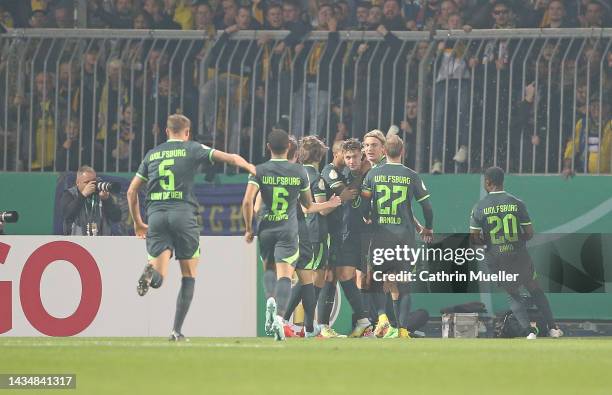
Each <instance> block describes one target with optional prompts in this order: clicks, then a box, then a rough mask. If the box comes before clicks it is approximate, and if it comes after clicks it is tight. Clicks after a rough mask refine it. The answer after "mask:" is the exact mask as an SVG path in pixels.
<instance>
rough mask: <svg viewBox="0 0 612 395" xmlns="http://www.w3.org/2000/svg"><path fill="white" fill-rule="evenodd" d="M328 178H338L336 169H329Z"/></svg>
mask: <svg viewBox="0 0 612 395" xmlns="http://www.w3.org/2000/svg"><path fill="white" fill-rule="evenodd" d="M329 178H331V179H332V180H335V179H336V178H338V173H336V170H334V169H331V170H330V171H329Z"/></svg>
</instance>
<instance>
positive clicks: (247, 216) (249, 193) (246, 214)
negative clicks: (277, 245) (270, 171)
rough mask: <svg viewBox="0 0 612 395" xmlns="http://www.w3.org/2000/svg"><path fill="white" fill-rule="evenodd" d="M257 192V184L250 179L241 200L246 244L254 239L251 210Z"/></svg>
mask: <svg viewBox="0 0 612 395" xmlns="http://www.w3.org/2000/svg"><path fill="white" fill-rule="evenodd" d="M257 192H259V183H258V182H257V180H255V179H253V177H251V178H250V179H249V183H248V184H247V188H246V191H245V192H244V199H242V217H243V218H244V226H245V228H246V230H245V232H244V237H245V239H246V242H247V243H250V242H252V241H253V237H254V234H253V208H254V204H255V203H254V202H255V197H256V196H257Z"/></svg>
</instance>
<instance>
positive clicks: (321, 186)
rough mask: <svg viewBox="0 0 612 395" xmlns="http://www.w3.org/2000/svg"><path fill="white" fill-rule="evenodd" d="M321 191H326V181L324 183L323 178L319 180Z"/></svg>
mask: <svg viewBox="0 0 612 395" xmlns="http://www.w3.org/2000/svg"><path fill="white" fill-rule="evenodd" d="M319 189H320V190H322V191H323V190H325V181H323V179H322V178H321V179H320V180H319Z"/></svg>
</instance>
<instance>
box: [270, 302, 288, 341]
mask: <svg viewBox="0 0 612 395" xmlns="http://www.w3.org/2000/svg"><path fill="white" fill-rule="evenodd" d="M274 307H275V309H276V303H275V304H274ZM272 333H273V334H274V340H276V341H282V340H285V322H284V320H283V317H281V316H279V315H277V316H276V319H275V320H274V323H273V324H272Z"/></svg>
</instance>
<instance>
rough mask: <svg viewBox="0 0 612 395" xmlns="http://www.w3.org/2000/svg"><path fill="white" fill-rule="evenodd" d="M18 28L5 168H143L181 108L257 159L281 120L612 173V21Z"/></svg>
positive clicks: (199, 135) (457, 158)
mask: <svg viewBox="0 0 612 395" xmlns="http://www.w3.org/2000/svg"><path fill="white" fill-rule="evenodd" d="M287 34H288V32H287V31H241V32H238V33H235V34H233V35H231V36H229V37H226V36H222V35H221V34H217V35H210V34H208V33H207V32H203V31H142V30H78V29H74V30H55V29H43V30H38V29H26V30H14V31H11V32H10V33H8V34H5V35H2V36H0V54H1V59H0V81H1V83H0V84H1V85H0V169H2V170H3V171H67V170H75V169H76V168H78V166H80V165H82V164H90V165H93V166H94V167H95V168H96V169H97V170H99V171H105V172H106V171H118V172H122V171H134V170H135V169H136V168H137V167H138V165H139V163H140V161H141V159H142V157H143V156H144V155H145V153H146V152H147V150H148V149H150V148H152V147H153V146H155V145H157V144H159V143H160V142H162V141H165V138H166V137H165V122H166V119H167V117H168V115H169V114H172V113H175V112H181V113H183V114H185V115H187V116H188V117H189V118H190V119H191V120H192V133H193V135H194V138H196V139H197V140H198V141H201V142H203V143H206V144H210V145H212V146H214V147H217V148H220V149H224V150H226V151H229V152H236V153H240V154H242V155H243V156H244V157H245V158H248V159H249V160H251V161H253V162H254V163H258V162H261V161H263V160H264V159H265V157H266V149H265V135H266V133H267V131H269V130H271V129H272V128H273V127H281V128H284V129H286V130H288V131H289V132H290V133H291V134H294V135H296V136H297V137H301V136H304V135H308V134H317V135H319V136H320V137H322V138H324V139H325V140H326V141H327V142H328V144H332V142H333V141H335V140H337V139H344V138H348V137H357V138H360V137H362V136H363V135H364V134H365V133H366V132H367V131H369V130H371V129H380V130H383V131H384V132H385V133H386V132H387V131H389V132H390V133H399V134H400V135H401V136H402V137H403V138H404V141H405V142H406V146H407V149H406V155H405V157H406V159H405V160H406V163H407V164H408V165H409V166H411V167H413V168H415V169H416V170H417V171H421V172H428V171H432V170H433V171H436V172H438V171H439V172H446V173H461V172H477V171H480V170H482V169H483V168H485V167H487V166H491V165H496V166H501V167H502V168H505V169H506V170H507V171H508V172H513V173H558V172H560V171H562V170H563V169H564V168H566V167H569V168H571V169H573V170H574V171H576V172H585V173H609V172H610V168H611V163H610V162H611V152H612V122H611V121H610V103H609V101H610V97H611V93H612V72H611V70H612V55H611V48H610V44H611V43H612V29H514V30H474V31H471V32H463V31H454V30H453V31H437V32H392V33H391V34H390V35H387V36H385V37H384V38H383V37H382V36H380V35H379V34H378V33H377V32H369V31H368V32H364V31H341V32H338V33H329V32H323V31H314V32H311V33H310V34H309V35H308V36H307V37H305V38H304V39H303V41H302V42H301V43H300V44H298V45H297V46H294V47H287V46H283V45H282V43H283V39H284V38H285V37H286V36H287Z"/></svg>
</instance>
